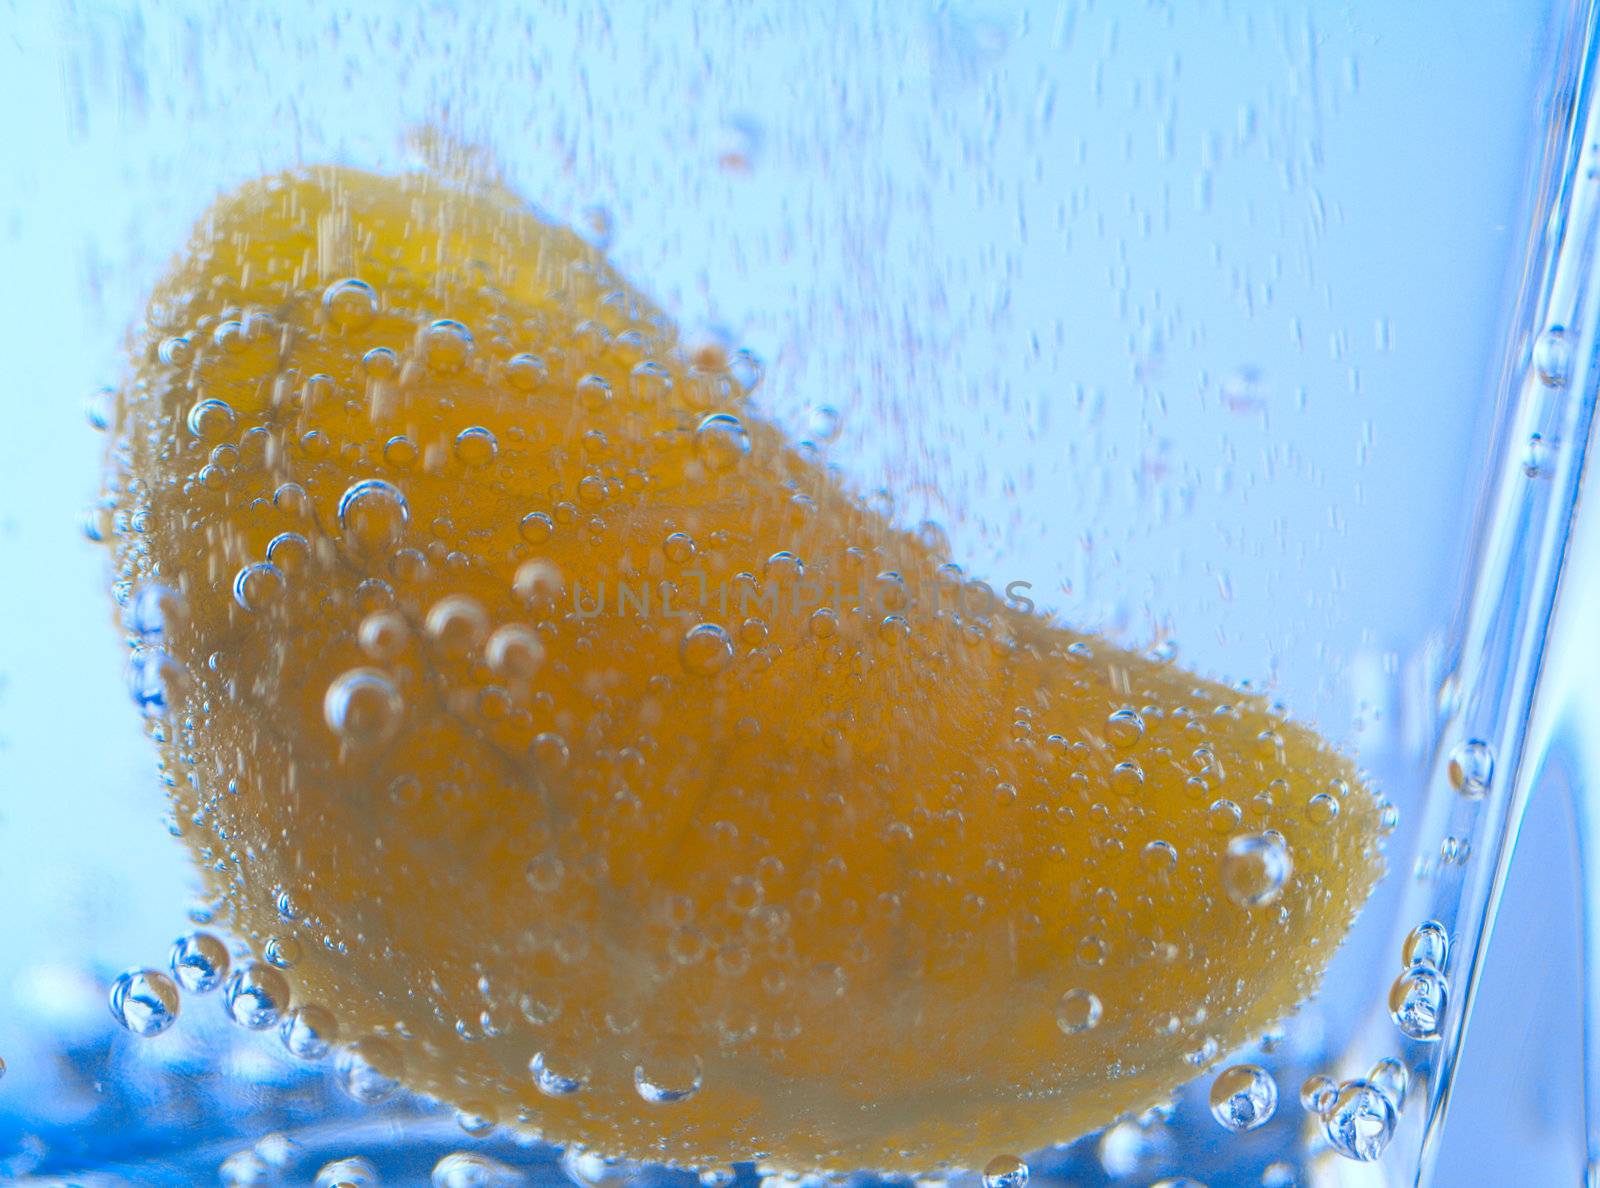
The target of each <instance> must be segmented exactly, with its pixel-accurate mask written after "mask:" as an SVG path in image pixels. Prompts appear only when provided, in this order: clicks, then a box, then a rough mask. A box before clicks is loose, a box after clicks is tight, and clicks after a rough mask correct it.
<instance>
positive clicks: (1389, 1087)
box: [1367, 1056, 1411, 1110]
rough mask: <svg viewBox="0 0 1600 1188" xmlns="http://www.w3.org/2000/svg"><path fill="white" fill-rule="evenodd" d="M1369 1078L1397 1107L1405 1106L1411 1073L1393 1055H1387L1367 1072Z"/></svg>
mask: <svg viewBox="0 0 1600 1188" xmlns="http://www.w3.org/2000/svg"><path fill="white" fill-rule="evenodd" d="M1367 1080H1368V1081H1369V1082H1371V1084H1372V1085H1373V1087H1374V1088H1376V1089H1378V1090H1379V1091H1380V1092H1381V1093H1382V1094H1383V1095H1384V1096H1385V1097H1387V1098H1388V1099H1389V1100H1390V1101H1391V1102H1392V1103H1394V1108H1395V1109H1397V1110H1398V1109H1401V1108H1403V1107H1404V1106H1405V1101H1406V1090H1407V1089H1409V1088H1410V1087H1411V1073H1410V1072H1409V1071H1408V1070H1407V1069H1406V1066H1405V1065H1404V1064H1402V1063H1400V1061H1398V1060H1396V1059H1395V1058H1394V1057H1393V1056H1385V1057H1384V1058H1383V1059H1382V1060H1380V1061H1378V1062H1377V1063H1376V1064H1374V1065H1373V1066H1372V1068H1371V1069H1369V1070H1368V1072H1367Z"/></svg>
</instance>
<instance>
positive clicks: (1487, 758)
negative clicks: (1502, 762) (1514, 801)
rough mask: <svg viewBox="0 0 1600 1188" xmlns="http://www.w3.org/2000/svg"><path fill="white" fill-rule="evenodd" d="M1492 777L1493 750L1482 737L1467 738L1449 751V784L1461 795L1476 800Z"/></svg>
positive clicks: (1487, 788) (1486, 789)
mask: <svg viewBox="0 0 1600 1188" xmlns="http://www.w3.org/2000/svg"><path fill="white" fill-rule="evenodd" d="M1493 779H1494V751H1493V750H1491V749H1490V747H1489V744H1488V743H1486V742H1484V741H1483V740H1482V739H1477V738H1474V739H1468V740H1467V741H1466V742H1463V743H1461V744H1460V745H1459V746H1457V747H1456V749H1455V750H1454V751H1452V752H1451V753H1450V784H1451V786H1452V787H1453V788H1455V790H1456V791H1457V792H1459V793H1461V795H1463V796H1465V797H1468V798H1469V799H1472V800H1476V799H1478V798H1479V797H1480V796H1482V795H1483V794H1484V793H1485V792H1487V791H1488V790H1489V784H1490V782H1491V781H1492V780H1493Z"/></svg>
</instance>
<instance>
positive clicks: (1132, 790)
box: [1111, 759, 1144, 796]
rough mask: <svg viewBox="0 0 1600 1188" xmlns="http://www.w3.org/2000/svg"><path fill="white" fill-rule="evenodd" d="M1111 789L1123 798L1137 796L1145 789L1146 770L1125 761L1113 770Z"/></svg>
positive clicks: (1128, 760)
mask: <svg viewBox="0 0 1600 1188" xmlns="http://www.w3.org/2000/svg"><path fill="white" fill-rule="evenodd" d="M1111 787H1112V788H1113V789H1114V790H1115V791H1116V792H1117V793H1118V795H1121V796H1137V795H1138V794H1139V792H1140V790H1141V789H1143V788H1144V768H1142V767H1140V766H1139V765H1138V764H1137V763H1135V762H1134V761H1133V760H1132V759H1125V760H1123V761H1122V762H1121V763H1119V764H1117V765H1116V766H1115V767H1113V768H1112V769H1111Z"/></svg>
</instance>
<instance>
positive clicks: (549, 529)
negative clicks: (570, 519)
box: [517, 512, 556, 545]
mask: <svg viewBox="0 0 1600 1188" xmlns="http://www.w3.org/2000/svg"><path fill="white" fill-rule="evenodd" d="M555 530H556V522H555V521H554V520H552V519H551V518H550V517H549V516H548V515H546V514H545V513H544V512H529V513H528V514H527V515H525V516H523V517H522V521H521V523H519V524H518V525H517V532H518V534H519V535H520V536H521V537H522V539H523V540H525V541H527V542H528V543H529V544H532V545H537V544H543V543H544V542H545V541H547V540H549V539H550V537H551V536H553V535H554V534H555Z"/></svg>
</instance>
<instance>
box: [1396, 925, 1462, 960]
mask: <svg viewBox="0 0 1600 1188" xmlns="http://www.w3.org/2000/svg"><path fill="white" fill-rule="evenodd" d="M1449 957H1450V934H1449V933H1448V932H1447V931H1445V927H1444V925H1443V924H1441V923H1439V921H1437V920H1424V921H1423V922H1422V923H1421V924H1418V925H1417V926H1416V927H1415V928H1413V929H1412V930H1411V934H1410V935H1409V936H1407V937H1406V939H1405V944H1403V945H1402V946H1401V947H1400V960H1401V961H1402V963H1403V964H1405V965H1406V966H1407V967H1411V966H1416V965H1425V966H1427V967H1428V968H1430V969H1436V970H1439V971H1440V972H1443V971H1444V966H1445V962H1446V961H1447V960H1449Z"/></svg>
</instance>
